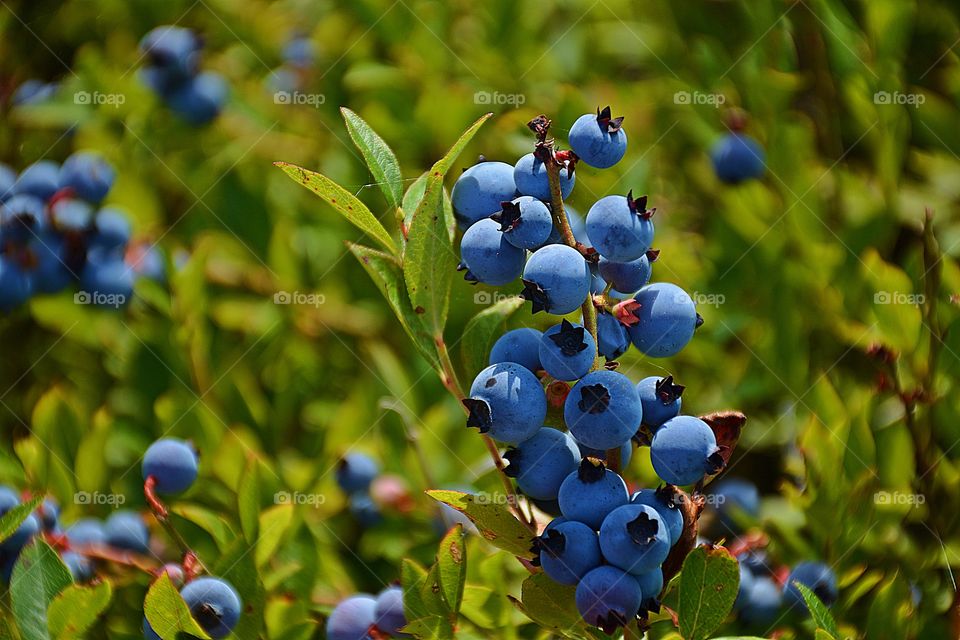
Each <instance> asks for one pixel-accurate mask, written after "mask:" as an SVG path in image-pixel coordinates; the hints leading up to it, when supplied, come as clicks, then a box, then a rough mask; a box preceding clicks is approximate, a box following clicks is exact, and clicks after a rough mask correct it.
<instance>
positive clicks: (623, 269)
mask: <svg viewBox="0 0 960 640" xmlns="http://www.w3.org/2000/svg"><path fill="white" fill-rule="evenodd" d="M597 269H598V270H599V271H600V275H601V277H603V279H604V280H605V281H606V282H608V283H609V284H611V285H613V288H614V290H615V291H619V292H620V293H635V292H636V291H639V290H640V288H641V287H643V286H644V285H646V284H647V282H649V281H650V273H651V269H650V258H648V257H647V254H646V253H645V254H643V255H642V256H640V257H639V258H637V259H636V260H631V261H629V262H613V261H611V260H607V259H606V258H604V257H602V256H601V257H600V262H599V263H598V264H597Z"/></svg>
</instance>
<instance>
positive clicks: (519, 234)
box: [491, 196, 553, 250]
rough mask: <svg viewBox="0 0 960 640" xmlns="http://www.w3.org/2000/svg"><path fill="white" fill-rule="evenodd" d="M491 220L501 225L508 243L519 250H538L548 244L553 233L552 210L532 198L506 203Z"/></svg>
mask: <svg viewBox="0 0 960 640" xmlns="http://www.w3.org/2000/svg"><path fill="white" fill-rule="evenodd" d="M491 218H493V220H494V221H495V222H497V223H498V224H499V225H500V231H501V232H502V233H503V237H504V238H506V240H507V242H509V243H510V244H512V245H513V246H515V247H517V248H518V249H530V250H533V249H536V248H537V247H540V246H542V245H543V244H544V243H545V242H547V240H548V239H549V238H550V234H551V233H552V232H553V217H552V216H551V215H550V209H548V208H547V205H545V204H543V203H542V202H540V201H539V200H537V199H536V198H531V197H530V196H520V197H519V198H517V199H516V200H513V201H511V202H504V203H503V204H502V205H501V210H500V211H499V212H497V213H495V214H493V215H492V216H491Z"/></svg>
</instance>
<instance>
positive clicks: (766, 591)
mask: <svg viewBox="0 0 960 640" xmlns="http://www.w3.org/2000/svg"><path fill="white" fill-rule="evenodd" d="M782 604H783V595H782V594H781V593H780V587H779V586H778V585H777V583H776V582H774V581H773V579H772V578H767V577H761V578H756V579H755V580H754V581H753V585H752V586H751V587H750V591H749V592H748V593H747V597H746V598H745V600H744V602H743V606H742V608H741V609H740V619H741V620H743V621H744V622H746V623H747V624H750V625H755V626H758V627H759V626H766V625H769V624H771V623H772V622H773V621H775V620H776V619H777V615H778V613H779V612H780V606H781V605H782Z"/></svg>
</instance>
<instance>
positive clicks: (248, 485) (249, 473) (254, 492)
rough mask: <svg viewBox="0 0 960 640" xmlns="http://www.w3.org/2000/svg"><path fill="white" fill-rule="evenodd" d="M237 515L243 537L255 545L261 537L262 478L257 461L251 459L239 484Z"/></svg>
mask: <svg viewBox="0 0 960 640" xmlns="http://www.w3.org/2000/svg"><path fill="white" fill-rule="evenodd" d="M237 513H239V514H240V526H241V528H242V529H243V535H244V537H245V538H246V539H247V542H249V543H250V544H255V543H256V541H257V537H258V535H259V524H260V521H259V518H260V477H259V469H258V467H257V461H256V459H254V458H251V459H250V460H249V462H248V463H247V466H246V468H245V469H244V470H243V473H241V474H240V482H239V483H238V484H237Z"/></svg>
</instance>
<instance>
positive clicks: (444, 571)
mask: <svg viewBox="0 0 960 640" xmlns="http://www.w3.org/2000/svg"><path fill="white" fill-rule="evenodd" d="M437 567H438V568H439V573H440V588H441V589H443V595H444V597H445V598H446V600H447V604H448V605H449V606H450V610H451V612H452V613H453V616H452V621H456V616H457V613H458V612H459V611H460V604H461V603H462V602H463V586H464V584H465V583H466V581H467V547H466V545H464V544H463V525H462V524H457V525H456V526H455V527H453V528H452V529H450V531H448V532H447V535H446V536H444V538H443V540H441V541H440V551H439V552H438V553H437Z"/></svg>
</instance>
